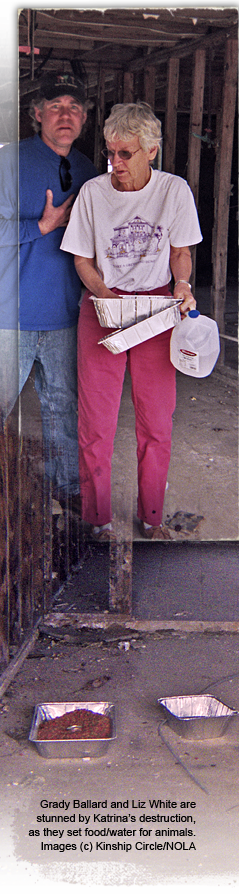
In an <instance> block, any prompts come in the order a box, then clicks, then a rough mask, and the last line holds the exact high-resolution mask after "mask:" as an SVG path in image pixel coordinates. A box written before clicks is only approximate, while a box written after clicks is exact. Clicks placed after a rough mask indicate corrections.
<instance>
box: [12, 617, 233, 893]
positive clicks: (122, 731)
mask: <svg viewBox="0 0 239 894" xmlns="http://www.w3.org/2000/svg"><path fill="white" fill-rule="evenodd" d="M238 679H239V636H238V635H233V636H230V635H225V634H223V635H220V634H218V635H210V634H209V635H205V634H196V635H194V634H184V633H182V632H181V633H178V634H176V633H174V634H173V632H172V631H171V632H168V633H166V632H164V633H163V632H162V633H161V634H160V633H157V634H154V635H148V634H147V633H144V634H140V635H139V634H137V633H136V634H135V633H134V634H133V635H132V634H131V635H129V634H128V636H127V635H124V632H123V631H122V632H121V634H120V633H119V632H118V633H117V634H115V635H113V634H112V631H111V632H108V633H107V632H102V633H101V636H99V637H98V639H97V638H96V636H94V635H93V633H92V634H91V637H90V636H88V639H87V637H86V636H85V635H84V631H81V632H79V636H78V642H77V641H76V640H75V642H74V641H72V640H71V639H70V638H67V636H66V635H65V633H63V634H62V636H61V637H60V636H58V637H57V638H56V639H54V637H53V635H52V632H51V635H50V636H46V633H44V632H42V633H41V632H40V634H39V638H38V640H37V642H36V643H35V646H34V647H33V648H32V651H31V652H30V653H29V655H28V658H27V659H26V660H25V662H24V665H23V666H22V668H21V670H20V671H19V673H18V674H17V675H16V678H15V680H14V681H13V682H12V683H11V685H10V686H9V687H8V689H7V691H6V692H5V694H4V695H3V696H2V698H1V702H0V756H1V773H0V790H1V838H2V843H3V849H2V858H1V872H2V877H3V878H4V879H6V880H7V881H8V879H10V878H11V880H13V879H17V880H18V884H21V883H22V884H24V890H28V887H29V890H30V888H31V889H32V885H33V887H34V890H35V886H38V884H39V888H40V889H42V885H44V887H46V888H47V890H48V885H49V891H50V890H55V886H57V888H58V890H59V886H61V884H62V886H63V887H62V889H61V887H60V890H63V892H64V891H65V890H68V885H69V890H71V888H70V885H71V884H78V885H80V890H84V888H86V889H88V888H89V887H91V886H92V890H95V887H96V885H97V886H102V889H104V888H105V887H106V888H108V887H112V889H113V890H114V889H116V885H117V887H118V886H119V885H120V886H121V888H122V890H124V886H125V889H126V886H127V888H128V887H129V886H130V885H132V886H133V888H134V890H135V888H137V887H139V889H141V888H142V887H143V886H146V885H147V887H149V886H155V885H160V890H161V886H162V888H164V886H165V887H166V888H167V890H168V884H169V883H170V882H172V883H174V884H175V885H176V884H177V886H178V887H177V890H180V891H181V887H180V885H181V883H182V884H184V890H185V886H186V890H187V885H188V889H189V890H190V891H191V890H194V883H195V884H196V881H198V880H199V881H201V883H205V882H207V880H209V881H210V884H211V886H213V884H214V882H215V880H216V882H217V883H222V889H223V890H224V891H225V890H227V885H228V886H229V888H228V889H229V890H234V887H235V888H236V886H237V885H238V872H239V867H238V846H239V827H238V820H237V816H238V794H237V792H238V785H239V769H238V767H239V763H238V749H239V721H238V717H239V714H237V713H236V714H235V715H234V714H233V715H232V716H231V719H229V724H228V726H227V728H226V729H225V730H224V732H223V733H222V735H219V736H218V737H215V738H214V737H213V738H209V737H208V735H207V730H206V738H200V739H197V738H196V737H195V736H196V729H195V727H194V730H193V734H192V731H191V736H192V738H190V739H189V738H185V733H184V736H182V735H181V734H179V731H178V730H177V732H175V730H174V729H172V727H171V726H170V725H169V724H168V722H167V723H166V724H164V725H162V720H163V718H162V715H161V710H160V708H159V705H158V699H161V698H166V697H167V698H168V697H169V696H179V695H197V696H199V695H200V696H202V695H204V694H208V693H209V694H210V695H211V696H212V697H213V699H217V700H219V701H220V702H221V703H223V705H226V706H227V708H234V709H235V710H236V712H238V711H239V695H238ZM58 702H61V703H66V702H70V703H71V704H73V705H74V704H75V703H82V702H83V703H85V704H87V705H88V706H89V705H90V704H91V703H92V702H94V703H95V704H96V705H97V706H98V709H100V705H102V703H107V704H110V705H111V704H113V705H114V708H115V717H116V738H115V739H113V740H112V741H110V742H109V743H108V747H107V751H106V753H105V754H104V755H101V756H100V755H99V756H97V755H94V756H93V757H89V756H88V757H87V755H86V756H85V757H80V756H79V757H77V756H75V757H73V758H67V757H65V758H63V759H62V758H60V757H58V752H57V744H56V743H53V748H52V751H51V749H49V752H48V754H47V756H42V755H41V754H39V753H38V751H37V748H36V746H35V745H34V744H32V743H31V742H29V738H28V737H29V731H30V727H31V724H32V720H33V712H34V707H35V706H36V705H38V704H50V703H58ZM214 732H215V731H214V730H213V731H212V729H211V731H210V736H212V735H213V736H214ZM63 845H64V847H63ZM66 845H68V847H66ZM73 845H74V849H73ZM173 890H174V886H173ZM216 890H218V887H216Z"/></svg>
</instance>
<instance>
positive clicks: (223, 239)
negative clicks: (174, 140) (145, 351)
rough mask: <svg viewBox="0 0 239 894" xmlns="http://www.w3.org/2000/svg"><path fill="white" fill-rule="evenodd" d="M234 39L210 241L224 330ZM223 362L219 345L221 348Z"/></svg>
mask: <svg viewBox="0 0 239 894" xmlns="http://www.w3.org/2000/svg"><path fill="white" fill-rule="evenodd" d="M237 53H238V48H237V40H231V39H229V40H227V43H226V51H225V64H224V83H223V97H222V112H221V121H220V128H219V145H218V148H217V157H216V168H215V179H214V227H213V242H212V264H213V284H212V293H211V310H212V315H213V317H214V319H215V320H216V322H217V324H218V327H219V330H220V331H221V332H222V333H224V326H225V322H224V313H225V302H226V285H227V242H228V223H229V207H230V193H231V166H232V150H233V136H234V122H235V107H236V95H237V64H238V55H237ZM220 359H221V363H222V362H223V348H222V351H221V358H220Z"/></svg>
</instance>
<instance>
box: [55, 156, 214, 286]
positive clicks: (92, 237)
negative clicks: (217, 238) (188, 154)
mask: <svg viewBox="0 0 239 894" xmlns="http://www.w3.org/2000/svg"><path fill="white" fill-rule="evenodd" d="M201 240H202V234H201V230H200V226H199V221H198V215H197V211H196V207H195V203H194V198H193V194H192V192H191V190H190V188H189V186H188V183H187V182H186V180H183V179H182V178H181V177H177V176H175V175H174V174H168V173H166V172H164V171H157V170H152V172H151V177H150V180H149V182H148V183H147V184H146V186H144V187H143V189H141V190H137V191H135V192H127V191H123V192H121V191H118V190H116V189H114V187H113V186H112V183H111V174H102V175H100V176H99V177H96V178H95V179H93V180H89V181H88V182H87V183H85V184H84V185H83V186H82V188H81V190H80V193H79V195H78V197H77V199H76V201H75V203H74V205H73V209H72V212H71V217H70V220H69V223H68V226H67V228H66V230H65V234H64V236H63V240H62V243H61V248H62V249H63V250H64V251H68V252H71V253H72V254H74V255H80V256H81V257H85V258H94V257H95V259H96V269H97V271H98V273H99V274H100V276H101V278H102V279H103V280H104V282H105V283H106V285H107V287H108V288H109V289H110V288H113V287H114V286H115V287H117V288H119V289H122V290H123V289H125V291H127V292H131V291H140V290H142V291H147V290H148V289H149V290H153V289H157V288H159V287H161V286H164V285H166V283H168V282H170V279H171V270H170V266H169V256H170V246H171V245H173V246H174V247H175V248H180V247H184V246H190V245H196V244H197V243H198V242H201Z"/></svg>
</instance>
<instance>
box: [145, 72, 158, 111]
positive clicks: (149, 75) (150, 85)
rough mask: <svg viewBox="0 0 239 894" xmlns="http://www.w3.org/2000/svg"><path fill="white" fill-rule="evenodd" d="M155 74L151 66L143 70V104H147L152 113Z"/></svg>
mask: <svg viewBox="0 0 239 894" xmlns="http://www.w3.org/2000/svg"><path fill="white" fill-rule="evenodd" d="M155 74H156V72H155V68H154V67H153V65H150V66H149V67H148V68H145V69H144V102H148V104H149V105H150V106H151V109H153V111H154V106H155Z"/></svg>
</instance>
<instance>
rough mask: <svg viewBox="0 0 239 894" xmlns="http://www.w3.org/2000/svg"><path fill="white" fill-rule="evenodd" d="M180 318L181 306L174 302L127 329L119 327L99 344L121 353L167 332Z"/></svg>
mask: <svg viewBox="0 0 239 894" xmlns="http://www.w3.org/2000/svg"><path fill="white" fill-rule="evenodd" d="M178 303H181V302H178ZM180 320H181V315H180V310H179V306H175V304H174V305H173V306H172V307H168V308H166V309H165V310H162V311H160V312H159V313H155V314H154V315H153V316H152V317H148V318H147V319H146V320H142V321H141V322H140V323H135V325H132V326H129V327H128V328H127V329H117V330H116V332H112V333H111V334H110V335H106V336H105V337H104V338H101V339H100V341H99V342H98V344H99V345H104V347H105V348H107V349H108V351H111V353H112V354H121V353H122V351H128V350H129V348H134V347H135V345H139V344H141V342H143V341H147V340H148V339H149V338H153V337H154V336H155V335H159V334H160V333H161V332H166V330H167V329H172V328H173V326H176V323H179V322H180Z"/></svg>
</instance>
